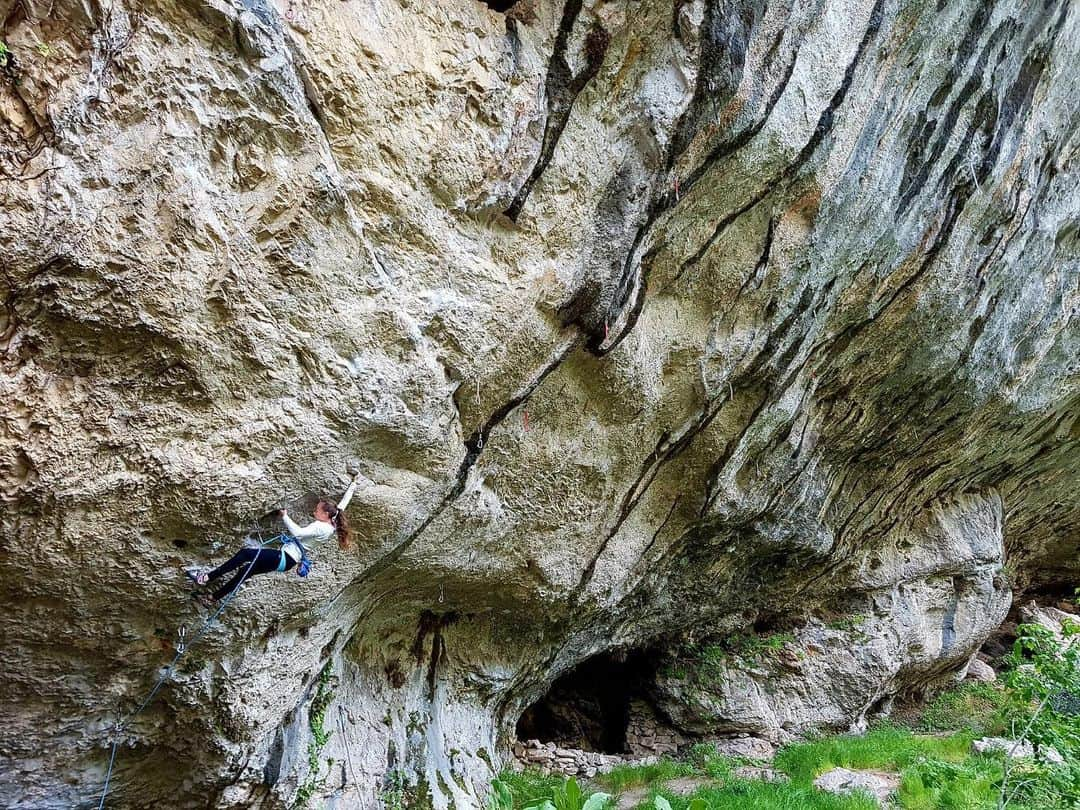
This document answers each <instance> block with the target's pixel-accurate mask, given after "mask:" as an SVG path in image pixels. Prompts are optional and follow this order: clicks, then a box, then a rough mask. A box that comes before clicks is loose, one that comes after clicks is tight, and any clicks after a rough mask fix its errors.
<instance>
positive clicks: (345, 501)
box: [337, 472, 367, 511]
mask: <svg viewBox="0 0 1080 810" xmlns="http://www.w3.org/2000/svg"><path fill="white" fill-rule="evenodd" d="M361 478H363V479H364V480H365V481H366V480H367V479H366V478H365V477H364V474H363V473H361V472H358V473H357V474H356V475H354V476H353V480H352V483H351V484H349V488H348V489H347V490H345V494H344V495H342V496H341V500H340V501H338V505H337V508H338V509H341V510H342V511H344V510H345V507H347V506H348V505H349V501H351V500H352V496H353V494H354V493H355V492H356V488H357V486H359V485H360V479H361Z"/></svg>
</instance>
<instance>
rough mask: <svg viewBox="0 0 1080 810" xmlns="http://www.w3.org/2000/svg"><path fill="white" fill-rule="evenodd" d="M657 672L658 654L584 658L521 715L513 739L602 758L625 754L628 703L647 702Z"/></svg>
mask: <svg viewBox="0 0 1080 810" xmlns="http://www.w3.org/2000/svg"><path fill="white" fill-rule="evenodd" d="M656 668H657V656H656V654H655V653H653V652H649V651H634V652H630V653H621V652H620V653H604V654H601V655H597V656H594V657H593V658H589V659H587V660H586V661H584V662H583V663H581V664H579V665H578V666H577V667H575V668H574V669H572V670H570V671H569V672H567V673H566V674H564V675H562V676H560V677H559V678H558V679H557V680H556V681H555V683H553V684H552V685H551V689H550V690H549V691H548V693H547V694H546V695H544V697H542V698H541V699H540V700H538V701H536V703H534V704H532V705H531V706H529V708H527V709H526V710H525V711H524V713H523V714H522V715H521V717H520V718H519V719H518V722H517V738H518V739H519V740H521V741H522V742H526V741H528V740H539V741H540V742H553V743H555V744H556V745H558V746H560V747H562V748H576V749H579V750H582V751H595V752H597V753H602V754H625V753H628V752H629V747H628V745H627V740H626V732H627V727H628V725H629V723H630V708H631V703H633V702H634V701H637V700H645V701H648V689H649V686H650V684H652V682H653V681H654V679H655V676H656ZM650 702H651V701H650Z"/></svg>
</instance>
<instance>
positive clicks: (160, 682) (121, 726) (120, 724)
mask: <svg viewBox="0 0 1080 810" xmlns="http://www.w3.org/2000/svg"><path fill="white" fill-rule="evenodd" d="M288 538H289V536H288V535H285V534H279V535H277V536H276V537H272V538H271V539H269V540H266V541H264V542H261V543H259V545H258V548H260V549H262V548H266V547H267V546H269V545H270V544H271V543H275V542H285V540H286V539H288ZM301 548H303V546H301ZM256 559H258V557H252V559H251V562H249V563H248V567H247V569H246V570H245V571H244V577H243V578H241V580H240V581H239V582H238V583H237V584H236V587H235V588H233V589H232V590H231V591H229V593H228V594H227V595H226V596H225V598H224V599H222V600H221V604H220V605H219V606H218V609H217V610H215V611H214V612H213V613H212V614H211V615H210V617H209V618H208V619H207V620H206V621H205V622H203V623H202V626H201V627H200V628H199V629H198V630H197V631H196V632H195V633H194V634H193V635H192V636H191V638H190V639H188V638H187V626H186V625H181V627H180V629H179V630H178V631H177V635H178V641H177V645H176V655H174V656H173V659H172V661H170V662H169V663H168V665H167V666H166V667H165V669H164V670H163V671H162V673H161V675H160V676H159V677H158V679H157V682H156V683H155V684H154V687H153V688H152V689H151V690H150V693H149V694H148V695H147V696H146V697H145V698H144V699H143V701H142V703H140V704H139V705H138V706H137V707H136V708H135V711H133V712H131V713H130V714H129V715H128V716H127V717H121V713H120V712H119V711H117V713H116V714H117V720H116V724H115V725H114V726H113V741H112V751H110V752H109V767H108V769H107V770H106V771H105V786H104V787H103V788H102V790H101V799H100V800H99V801H98V810H103V808H104V807H105V799H106V797H107V796H108V795H109V783H110V782H111V781H112V775H113V765H114V764H115V763H116V752H117V749H118V748H119V747H120V740H121V739H122V735H123V733H124V730H125V729H126V728H127V726H128V724H129V723H130V722H131V721H132V720H134V719H135V718H136V717H137V716H138V715H139V714H141V713H142V711H143V710H144V709H145V708H146V707H147V706H149V705H150V702H151V701H152V700H153V699H154V698H155V697H156V696H157V693H158V692H159V691H161V687H162V686H164V685H165V682H166V681H167V680H168V679H169V677H170V676H171V675H172V673H173V670H174V669H175V667H176V665H177V664H178V663H179V662H180V659H181V658H182V657H183V655H184V653H185V652H187V651H188V650H189V649H191V647H193V646H194V645H195V642H197V641H198V640H199V639H200V638H201V637H202V635H203V634H204V633H205V632H206V631H207V629H208V628H209V627H210V625H211V624H213V622H214V620H215V619H217V617H218V616H220V615H221V614H222V612H223V611H224V610H225V608H227V607H228V606H229V602H231V601H232V598H233V597H234V596H236V593H237V591H239V590H240V586H241V585H243V584H244V581H245V580H246V579H247V576H248V574H250V573H251V569H252V568H253V567H254V566H255V560H256ZM309 567H310V566H309Z"/></svg>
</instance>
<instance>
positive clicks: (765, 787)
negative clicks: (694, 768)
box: [660, 779, 878, 810]
mask: <svg viewBox="0 0 1080 810" xmlns="http://www.w3.org/2000/svg"><path fill="white" fill-rule="evenodd" d="M660 793H661V795H663V796H664V798H666V799H667V800H668V801H669V802H670V803H671V807H672V810H686V808H687V807H688V806H689V804H690V802H691V801H692V800H694V799H702V800H704V801H705V803H706V804H707V805H708V807H709V810H878V806H877V803H876V802H875V801H874V800H873V799H870V798H868V797H865V796H834V795H833V794H831V793H823V792H821V791H819V790H815V789H814V788H812V787H806V786H804V785H795V784H785V783H770V782H761V781H757V780H741V779H739V780H734V781H731V782H727V783H725V784H724V785H722V786H720V787H703V788H699V789H698V790H697V791H695V792H694V793H693V794H691V795H690V796H676V795H675V794H673V793H669V792H666V791H660Z"/></svg>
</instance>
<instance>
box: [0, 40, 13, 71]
mask: <svg viewBox="0 0 1080 810" xmlns="http://www.w3.org/2000/svg"><path fill="white" fill-rule="evenodd" d="M10 63H11V49H10V48H8V46H7V43H6V42H4V41H2V40H0V68H6V67H7V66H8V65H9V64H10Z"/></svg>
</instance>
